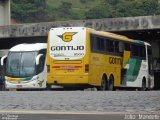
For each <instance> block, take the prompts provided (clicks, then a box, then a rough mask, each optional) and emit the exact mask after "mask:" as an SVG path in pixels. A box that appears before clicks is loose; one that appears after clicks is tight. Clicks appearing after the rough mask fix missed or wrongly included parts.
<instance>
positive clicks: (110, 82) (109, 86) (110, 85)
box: [108, 76, 114, 91]
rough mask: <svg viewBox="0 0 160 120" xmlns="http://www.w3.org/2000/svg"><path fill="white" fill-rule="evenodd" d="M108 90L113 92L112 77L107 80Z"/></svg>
mask: <svg viewBox="0 0 160 120" xmlns="http://www.w3.org/2000/svg"><path fill="white" fill-rule="evenodd" d="M108 90H109V91H113V90H114V79H113V77H112V76H111V77H110V78H109V85H108Z"/></svg>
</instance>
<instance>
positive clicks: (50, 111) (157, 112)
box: [0, 109, 160, 115]
mask: <svg viewBox="0 0 160 120" xmlns="http://www.w3.org/2000/svg"><path fill="white" fill-rule="evenodd" d="M2 113H10V114H77V115H80V114H86V115H87V114H93V115H94V114H95V115H105V114H106V115H107V114H113V115H116V114H117V115H120V114H159V115H160V111H152V112H151V111H146V112H134V111H133V112H125V111H124V112H99V111H70V112H68V111H66V112H65V111H52V110H24V109H23V110H0V114H2Z"/></svg>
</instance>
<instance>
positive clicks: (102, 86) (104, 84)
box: [99, 76, 108, 91]
mask: <svg viewBox="0 0 160 120" xmlns="http://www.w3.org/2000/svg"><path fill="white" fill-rule="evenodd" d="M107 86H108V82H107V79H106V78H105V77H104V76H103V77H102V80H101V86H100V88H99V90H100V91H105V90H107Z"/></svg>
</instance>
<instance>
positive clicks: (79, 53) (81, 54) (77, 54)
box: [74, 53, 84, 56]
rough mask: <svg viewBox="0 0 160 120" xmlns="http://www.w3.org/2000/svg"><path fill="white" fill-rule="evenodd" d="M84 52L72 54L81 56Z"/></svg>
mask: <svg viewBox="0 0 160 120" xmlns="http://www.w3.org/2000/svg"><path fill="white" fill-rule="evenodd" d="M83 55H84V53H74V56H83Z"/></svg>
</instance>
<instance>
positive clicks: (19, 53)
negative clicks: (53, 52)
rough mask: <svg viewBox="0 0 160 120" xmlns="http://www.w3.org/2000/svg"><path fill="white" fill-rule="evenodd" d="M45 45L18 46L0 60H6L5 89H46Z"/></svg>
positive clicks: (2, 62) (2, 63)
mask: <svg viewBox="0 0 160 120" xmlns="http://www.w3.org/2000/svg"><path fill="white" fill-rule="evenodd" d="M46 47H47V45H46V44H45V43H34V44H19V45H16V46H14V47H12V48H11V49H10V50H9V53H8V55H7V56H3V57H2V58H1V65H2V66H3V65H4V60H5V58H7V60H6V73H5V86H6V89H32V88H33V89H34V88H35V89H36V88H46V65H45V56H46Z"/></svg>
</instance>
